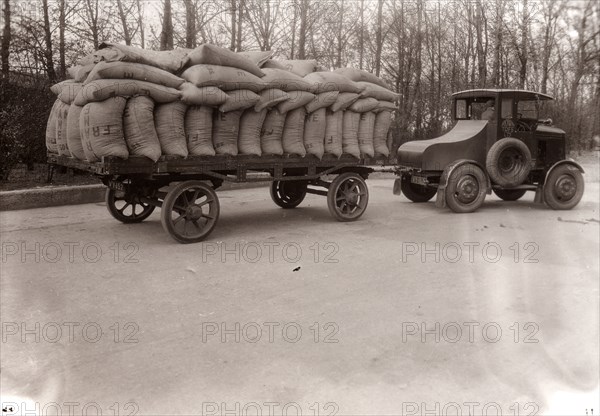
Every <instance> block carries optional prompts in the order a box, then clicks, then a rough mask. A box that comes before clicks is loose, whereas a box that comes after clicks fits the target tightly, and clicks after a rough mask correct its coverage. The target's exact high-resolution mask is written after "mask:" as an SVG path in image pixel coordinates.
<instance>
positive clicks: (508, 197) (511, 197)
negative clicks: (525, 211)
mask: <svg viewBox="0 0 600 416" xmlns="http://www.w3.org/2000/svg"><path fill="white" fill-rule="evenodd" d="M493 191H494V193H495V194H496V195H497V196H498V198H500V199H502V200H503V201H517V200H519V199H521V197H522V196H523V195H525V193H526V192H527V190H525V189H494V190H493Z"/></svg>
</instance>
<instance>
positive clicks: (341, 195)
mask: <svg viewBox="0 0 600 416" xmlns="http://www.w3.org/2000/svg"><path fill="white" fill-rule="evenodd" d="M368 203H369V189H368V188H367V184H366V182H365V180H364V179H363V178H362V177H361V176H360V175H358V174H356V173H352V172H348V173H343V174H341V175H339V176H338V177H337V178H335V179H334V180H333V182H332V183H331V185H330V186H329V190H328V192H327V206H328V207H329V212H330V213H331V215H332V216H333V217H334V218H335V219H336V220H338V221H355V220H357V219H358V218H360V216H361V215H362V214H364V212H365V210H366V209H367V204H368Z"/></svg>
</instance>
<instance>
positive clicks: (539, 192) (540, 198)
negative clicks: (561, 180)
mask: <svg viewBox="0 0 600 416" xmlns="http://www.w3.org/2000/svg"><path fill="white" fill-rule="evenodd" d="M562 165H571V166H573V167H574V168H576V169H578V170H579V171H580V172H581V173H585V170H583V168H582V167H581V165H580V164H579V163H577V162H575V161H574V160H573V159H570V158H569V159H564V160H559V161H558V162H556V163H555V164H554V165H552V166H551V167H550V169H548V172H546V176H545V177H544V184H545V183H546V182H547V181H548V176H550V173H552V171H553V170H554V169H556V168H557V167H559V166H562ZM544 184H540V185H539V186H538V187H537V189H536V191H535V199H534V202H536V203H540V204H543V203H544V202H545V201H544V192H543V190H544V186H543V185H544Z"/></svg>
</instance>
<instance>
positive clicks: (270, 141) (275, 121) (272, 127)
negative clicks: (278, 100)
mask: <svg viewBox="0 0 600 416" xmlns="http://www.w3.org/2000/svg"><path fill="white" fill-rule="evenodd" d="M284 125H285V114H282V113H280V112H279V111H278V110H277V109H275V108H274V109H272V110H271V111H269V112H268V113H267V117H266V118H265V121H264V123H263V128H262V131H261V133H260V148H261V150H262V153H263V154H269V155H282V154H283V147H282V145H281V138H282V135H283V126H284Z"/></svg>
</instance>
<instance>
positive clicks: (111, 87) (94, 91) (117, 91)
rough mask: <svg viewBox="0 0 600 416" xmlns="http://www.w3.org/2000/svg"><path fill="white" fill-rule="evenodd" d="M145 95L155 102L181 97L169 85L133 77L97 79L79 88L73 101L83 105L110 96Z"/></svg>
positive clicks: (166, 101)
mask: <svg viewBox="0 0 600 416" xmlns="http://www.w3.org/2000/svg"><path fill="white" fill-rule="evenodd" d="M135 95H147V96H149V97H151V98H152V99H153V100H154V101H155V102H157V103H170V102H173V101H176V100H178V99H179V97H181V93H180V92H179V91H178V90H176V89H174V88H169V87H164V86H162V85H157V84H152V83H150V82H145V81H138V80H135V79H132V80H126V79H99V80H97V81H92V82H90V83H89V84H86V85H84V86H83V88H81V91H79V93H78V94H77V97H75V100H74V101H73V102H74V103H75V104H77V105H85V104H87V103H91V102H96V101H105V100H107V99H108V98H110V97H133V96H135Z"/></svg>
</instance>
